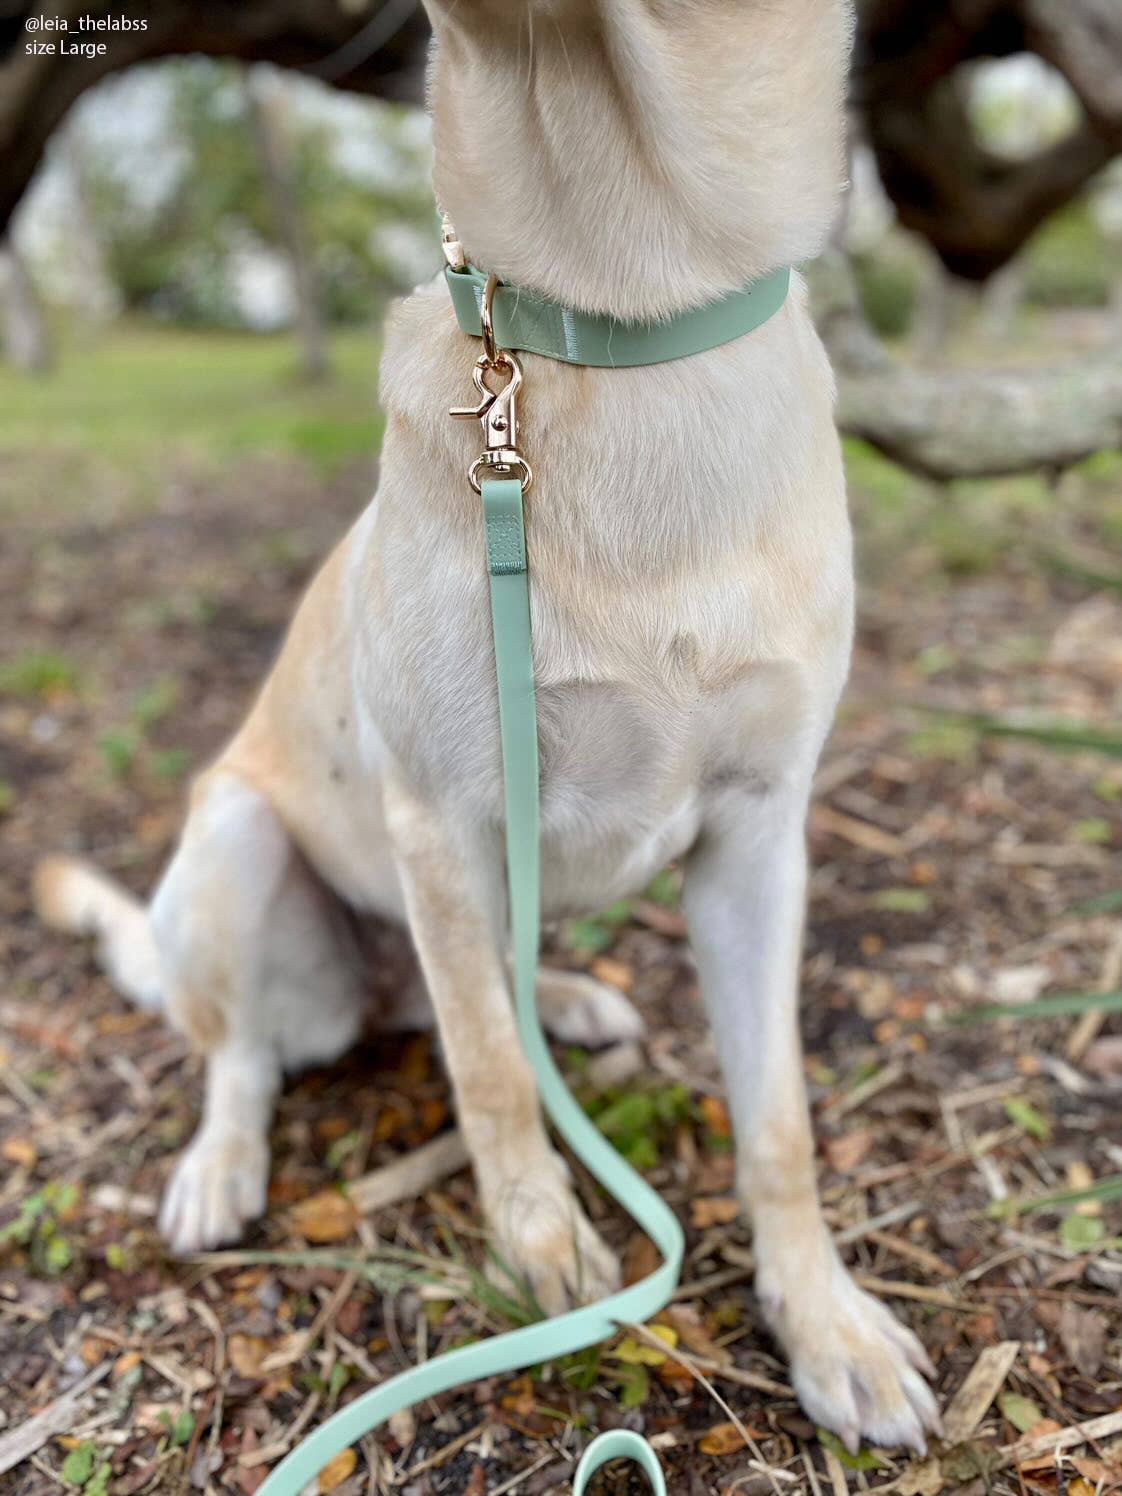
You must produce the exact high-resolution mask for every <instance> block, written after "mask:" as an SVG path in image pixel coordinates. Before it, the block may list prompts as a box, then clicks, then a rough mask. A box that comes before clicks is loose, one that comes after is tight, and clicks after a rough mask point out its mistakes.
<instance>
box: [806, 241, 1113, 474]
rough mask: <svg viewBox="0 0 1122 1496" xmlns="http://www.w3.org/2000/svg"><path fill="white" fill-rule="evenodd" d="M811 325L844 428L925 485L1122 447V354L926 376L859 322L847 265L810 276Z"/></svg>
mask: <svg viewBox="0 0 1122 1496" xmlns="http://www.w3.org/2000/svg"><path fill="white" fill-rule="evenodd" d="M812 286H813V293H814V301H815V318H816V321H817V322H818V325H819V328H820V329H821V331H822V335H823V337H824V338H825V340H826V344H827V347H828V348H829V350H830V355H831V358H832V360H833V363H834V369H835V373H836V375H837V381H838V425H839V426H840V427H841V429H842V431H844V432H845V433H846V434H847V435H850V436H858V437H861V438H863V439H864V440H865V441H867V442H869V443H870V444H871V445H872V446H874V447H876V448H877V449H878V451H881V452H883V453H884V454H885V455H886V456H888V457H891V458H892V459H893V460H894V461H896V462H899V463H900V464H901V466H903V467H906V468H910V469H911V470H912V471H913V472H916V473H920V474H923V475H924V476H926V477H929V478H934V479H939V480H949V479H953V478H989V477H996V476H999V475H1001V474H1006V473H1023V472H1031V471H1039V470H1040V469H1044V470H1045V471H1059V470H1061V469H1063V468H1065V467H1069V466H1070V465H1071V464H1072V463H1075V462H1079V461H1081V460H1082V459H1083V458H1084V457H1089V456H1090V455H1091V454H1092V453H1094V452H1101V451H1103V450H1107V449H1111V448H1120V447H1122V352H1119V351H1117V350H1116V349H1115V348H1113V347H1112V348H1111V349H1109V350H1107V351H1104V352H1102V353H1100V354H1095V355H1091V356H1089V357H1086V358H1082V359H1073V360H1072V361H1071V362H1070V363H1067V364H1060V365H1050V366H1048V367H1046V368H1035V369H1007V368H1001V369H957V370H951V369H936V368H923V367H918V366H913V365H910V364H907V363H904V362H903V361H902V360H900V359H898V358H894V357H893V356H892V355H891V354H889V353H888V351H887V350H886V349H885V347H884V346H883V344H881V343H880V342H879V341H878V340H877V338H876V337H875V336H874V335H873V334H872V332H871V331H870V330H869V328H868V327H867V325H866V324H865V322H864V319H863V317H862V315H861V312H860V308H859V306H858V302H857V293H856V289H855V287H854V285H853V279H852V275H851V274H850V271H849V266H848V263H847V261H846V260H845V258H844V256H842V255H840V254H838V253H836V252H835V253H832V254H830V255H828V256H826V257H825V258H824V259H823V260H822V261H821V262H820V263H819V265H817V266H816V267H815V268H814V272H813V275H812Z"/></svg>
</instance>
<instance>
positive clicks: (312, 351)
mask: <svg viewBox="0 0 1122 1496" xmlns="http://www.w3.org/2000/svg"><path fill="white" fill-rule="evenodd" d="M244 88H245V104H246V114H247V116H248V119H249V127H250V133H251V135H252V137H253V142H254V146H255V148H256V151H257V159H258V160H259V161H260V163H261V171H262V175H263V176H264V178H265V183H266V186H267V187H268V191H269V200H270V201H271V203H272V206H273V216H274V217H275V219H276V222H277V228H278V229H279V231H280V235H281V239H282V242H283V243H284V247H285V255H286V257H287V259H288V265H289V272H290V274H291V276H292V291H293V295H294V296H295V299H296V328H297V332H298V334H299V337H300V348H301V363H302V366H303V371H304V375H305V377H306V378H308V379H322V378H323V377H324V375H325V374H326V373H327V352H326V349H325V347H324V336H323V315H322V313H321V311H320V305H319V296H318V294H317V291H316V284H315V272H314V269H313V266H312V257H311V254H310V252H309V250H308V236H307V233H306V232H305V226H304V219H303V215H302V214H301V211H300V204H299V201H298V199H297V195H296V193H295V191H294V190H293V186H292V174H291V171H290V169H289V160H288V142H287V138H286V135H285V128H284V120H283V119H282V118H281V114H282V106H283V99H282V98H281V97H280V94H279V91H278V89H277V87H276V86H274V87H273V88H270V86H269V83H268V80H267V79H266V78H265V77H264V76H263V74H262V73H261V72H259V71H258V70H257V69H251V70H250V71H248V72H247V73H246V75H245V79H244Z"/></svg>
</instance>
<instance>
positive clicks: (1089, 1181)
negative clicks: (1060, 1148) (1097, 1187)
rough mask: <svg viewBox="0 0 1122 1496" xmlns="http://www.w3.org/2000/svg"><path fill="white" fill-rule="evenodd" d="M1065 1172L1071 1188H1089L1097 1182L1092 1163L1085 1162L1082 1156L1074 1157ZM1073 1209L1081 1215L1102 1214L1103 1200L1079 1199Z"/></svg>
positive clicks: (1068, 1185)
mask: <svg viewBox="0 0 1122 1496" xmlns="http://www.w3.org/2000/svg"><path fill="white" fill-rule="evenodd" d="M1065 1172H1066V1176H1067V1187H1068V1189H1069V1190H1089V1189H1090V1188H1091V1187H1092V1185H1093V1184H1094V1182H1095V1176H1094V1174H1092V1172H1091V1168H1090V1165H1089V1164H1086V1163H1084V1161H1083V1160H1082V1159H1081V1158H1073V1159H1072V1160H1071V1162H1070V1163H1069V1164H1068V1166H1067V1169H1066V1171H1065ZM1073 1209H1074V1211H1075V1214H1076V1215H1079V1216H1101V1215H1102V1213H1103V1202H1102V1201H1101V1200H1079V1201H1077V1202H1076V1204H1075V1206H1074V1207H1073Z"/></svg>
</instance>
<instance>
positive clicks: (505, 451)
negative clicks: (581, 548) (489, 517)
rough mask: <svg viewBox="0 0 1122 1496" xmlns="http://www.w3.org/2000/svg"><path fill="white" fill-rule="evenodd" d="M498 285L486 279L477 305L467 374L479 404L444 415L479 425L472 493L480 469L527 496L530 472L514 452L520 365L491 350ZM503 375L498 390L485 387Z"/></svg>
mask: <svg viewBox="0 0 1122 1496" xmlns="http://www.w3.org/2000/svg"><path fill="white" fill-rule="evenodd" d="M498 284H499V282H498V279H497V277H496V276H493V275H492V276H489V277H488V279H487V284H486V286H485V287H484V290H483V299H482V302H481V304H480V315H479V320H480V324H481V326H482V328H483V352H482V353H481V354H480V355H479V357H478V358H477V359H476V361H475V368H474V369H473V370H472V374H471V377H472V381H473V383H474V384H475V388H476V389H477V390H478V392H479V403H478V405H461V406H456V407H455V408H454V409H452V410H450V411H449V412H448V414H449V415H451V416H454V417H455V418H456V419H457V420H462V421H470V420H477V421H479V422H481V423H482V426H483V446H484V450H483V452H482V454H481V455H480V456H479V457H477V458H476V459H475V461H474V462H473V463H472V465H471V467H470V469H469V470H468V481H469V482H470V483H471V486H472V488H474V490H475V491H476V493H478V492H479V489H480V473H481V472H482V471H483V470H484V469H487V470H488V471H489V472H491V473H493V474H494V475H495V476H496V477H499V478H521V481H522V487H523V490H524V491H526V492H529V489H530V485H531V484H532V483H533V481H534V473H533V469H532V468H531V467H530V464H529V463H528V462H527V461H526V459H525V458H524V457H523V456H522V454H521V452H519V450H518V391H519V390H520V389H521V388H522V365H521V364H520V363H519V362H518V360H517V359H516V358H515V356H514V354H513V353H510V352H508V351H507V350H506V349H503V348H496V347H495V330H494V324H493V322H492V320H491V305H492V302H493V300H494V296H495V289H496V287H497V286H498ZM504 373H505V374H508V375H509V378H508V379H507V381H506V383H505V384H504V385H502V386H501V387H500V388H499V389H492V388H491V387H490V386H489V385H488V383H487V377H488V375H494V374H504Z"/></svg>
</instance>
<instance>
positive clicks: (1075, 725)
mask: <svg viewBox="0 0 1122 1496" xmlns="http://www.w3.org/2000/svg"><path fill="white" fill-rule="evenodd" d="M914 710H917V711H920V712H923V713H924V714H925V715H926V716H929V717H934V718H936V719H937V720H938V721H940V722H946V723H954V724H956V725H957V726H960V727H966V728H969V729H970V730H971V731H973V732H976V733H980V734H981V735H982V736H983V737H993V738H1020V739H1023V740H1024V741H1025V742H1030V743H1039V744H1041V745H1042V746H1043V747H1045V748H1057V749H1063V750H1071V751H1073V752H1075V751H1078V750H1080V749H1089V750H1091V751H1092V752H1094V753H1102V754H1105V755H1106V756H1107V757H1108V758H1122V733H1118V732H1107V731H1106V730H1105V729H1103V728H1099V727H1091V726H1090V725H1089V724H1087V723H1085V722H1050V723H1049V722H1040V723H1033V722H1011V721H1009V720H1008V719H1007V718H1005V717H991V716H988V715H987V714H986V713H985V712H954V711H948V710H946V709H945V708H942V707H927V706H923V705H922V704H916V705H915V706H914Z"/></svg>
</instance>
